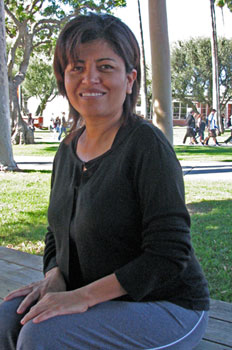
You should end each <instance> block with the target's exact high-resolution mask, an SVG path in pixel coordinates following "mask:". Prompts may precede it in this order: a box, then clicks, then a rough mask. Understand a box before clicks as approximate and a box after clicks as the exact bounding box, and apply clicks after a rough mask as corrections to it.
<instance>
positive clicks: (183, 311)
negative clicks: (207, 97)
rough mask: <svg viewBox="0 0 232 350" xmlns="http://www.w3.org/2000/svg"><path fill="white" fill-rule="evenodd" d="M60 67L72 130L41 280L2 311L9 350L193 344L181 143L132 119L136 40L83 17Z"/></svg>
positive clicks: (198, 330) (1, 336) (195, 309)
mask: <svg viewBox="0 0 232 350" xmlns="http://www.w3.org/2000/svg"><path fill="white" fill-rule="evenodd" d="M54 71H55V75H56V79H57V82H58V87H59V91H60V92H61V94H62V95H64V96H65V97H66V98H67V99H68V101H69V103H70V117H71V118H72V119H73V125H72V128H71V131H70V133H69V135H67V137H66V138H65V139H64V140H63V141H62V142H61V143H60V146H59V149H58V152H57V154H56V156H55V160H54V166H53V173H52V185H51V195H50V204H49V209H48V222H49V226H48V232H47V234H46V241H45V242H46V245H45V252H44V274H45V277H44V279H42V280H41V281H38V282H37V283H32V284H30V285H29V286H26V287H24V288H19V289H18V290H17V291H13V292H11V293H10V294H9V295H8V296H7V297H6V298H5V301H4V303H3V304H2V305H1V306H0V344H1V350H6V349H7V350H13V349H17V350H22V349H23V350H32V349H33V350H97V349H98V350H99V349H101V350H117V349H123V350H142V349H144V350H145V349H160V348H162V349H172V350H186V349H188V350H190V349H193V348H194V347H196V346H197V344H198V343H199V342H200V340H201V338H202V336H203V334H204V332H205V329H206V325H207V318H208V309H209V292H208V287H207V282H206V280H205V277H204V274H203V272H202V269H201V267H200V265H199V263H198V261H197V258H196V256H195V253H194V250H193V247H192V243H191V235H190V216H189V213H188V211H187V208H186V205H185V198H184V182H183V175H182V169H181V166H180V164H179V162H178V160H177V158H176V155H175V152H174V150H173V147H172V146H171V144H170V143H169V142H168V140H167V139H166V137H165V136H164V135H163V133H162V132H161V131H160V130H159V129H158V128H156V127H155V126H154V125H152V124H151V123H149V122H147V121H146V120H144V119H142V118H140V117H139V116H137V115H135V114H134V112H133V111H134V108H135V105H136V101H137V98H138V94H139V86H140V80H141V70H140V51H139V45H138V43H137V40H136V38H135V36H134V34H133V33H132V32H131V30H130V29H129V28H128V27H127V26H126V25H125V24H124V23H123V22H122V21H120V20H119V19H117V18H116V17H114V16H111V15H108V14H93V13H90V14H88V15H82V16H78V17H76V18H74V19H73V20H71V21H70V22H68V23H67V24H66V25H65V27H64V28H63V30H62V32H61V34H60V36H59V38H58V40H57V44H56V49H55V57H54Z"/></svg>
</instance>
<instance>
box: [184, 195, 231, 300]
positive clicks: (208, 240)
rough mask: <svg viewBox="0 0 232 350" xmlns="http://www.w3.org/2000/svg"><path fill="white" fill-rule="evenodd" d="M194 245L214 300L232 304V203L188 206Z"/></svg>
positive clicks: (204, 203) (205, 203)
mask: <svg viewBox="0 0 232 350" xmlns="http://www.w3.org/2000/svg"><path fill="white" fill-rule="evenodd" d="M187 207H188V209H189V212H190V214H191V220H192V227H191V234H192V241H193V246H194V249H195V252H196V255H197V257H198V259H199V261H200V263H201V266H202V268H203V270H204V272H205V274H206V278H207V280H208V282H209V287H210V294H211V298H215V299H220V300H224V301H229V302H232V290H231V285H232V269H231V261H232V250H231V246H232V235H231V232H232V221H231V208H232V199H229V200H215V201H214V200H206V201H201V202H196V203H191V204H188V205H187Z"/></svg>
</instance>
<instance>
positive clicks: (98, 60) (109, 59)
mask: <svg viewBox="0 0 232 350" xmlns="http://www.w3.org/2000/svg"><path fill="white" fill-rule="evenodd" d="M96 61H97V62H101V61H113V62H115V61H116V60H115V59H114V58H110V57H102V58H98V59H97V60H96ZM77 62H79V63H85V60H82V59H78V60H77Z"/></svg>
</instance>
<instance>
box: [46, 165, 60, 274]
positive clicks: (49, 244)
mask: <svg viewBox="0 0 232 350" xmlns="http://www.w3.org/2000/svg"><path fill="white" fill-rule="evenodd" d="M54 176H55V161H54V163H53V170H52V178H51V191H52V187H53V182H54ZM56 266H57V262H56V244H55V238H54V234H53V232H52V229H51V227H50V226H49V227H48V231H47V233H46V236H45V250H44V256H43V272H44V274H46V272H48V271H49V270H51V269H52V268H53V267H56Z"/></svg>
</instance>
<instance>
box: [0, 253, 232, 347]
mask: <svg viewBox="0 0 232 350" xmlns="http://www.w3.org/2000/svg"><path fill="white" fill-rule="evenodd" d="M42 277H43V274H42V257H41V256H36V255H31V254H27V253H23V252H20V251H17V250H13V249H9V248H5V247H0V302H1V300H2V299H3V297H4V296H5V295H6V294H7V293H9V292H10V291H11V290H13V289H16V288H19V287H20V286H23V285H25V284H28V283H31V282H34V281H37V280H38V279H41V278H42ZM228 349H232V303H226V302H223V301H220V300H212V299H211V305H210V319H209V324H208V327H207V330H206V333H205V336H204V338H203V340H202V341H201V343H200V344H199V345H198V346H197V348H196V349H195V350H228ZM170 350H171V349H170ZM186 350H188V349H186Z"/></svg>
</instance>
